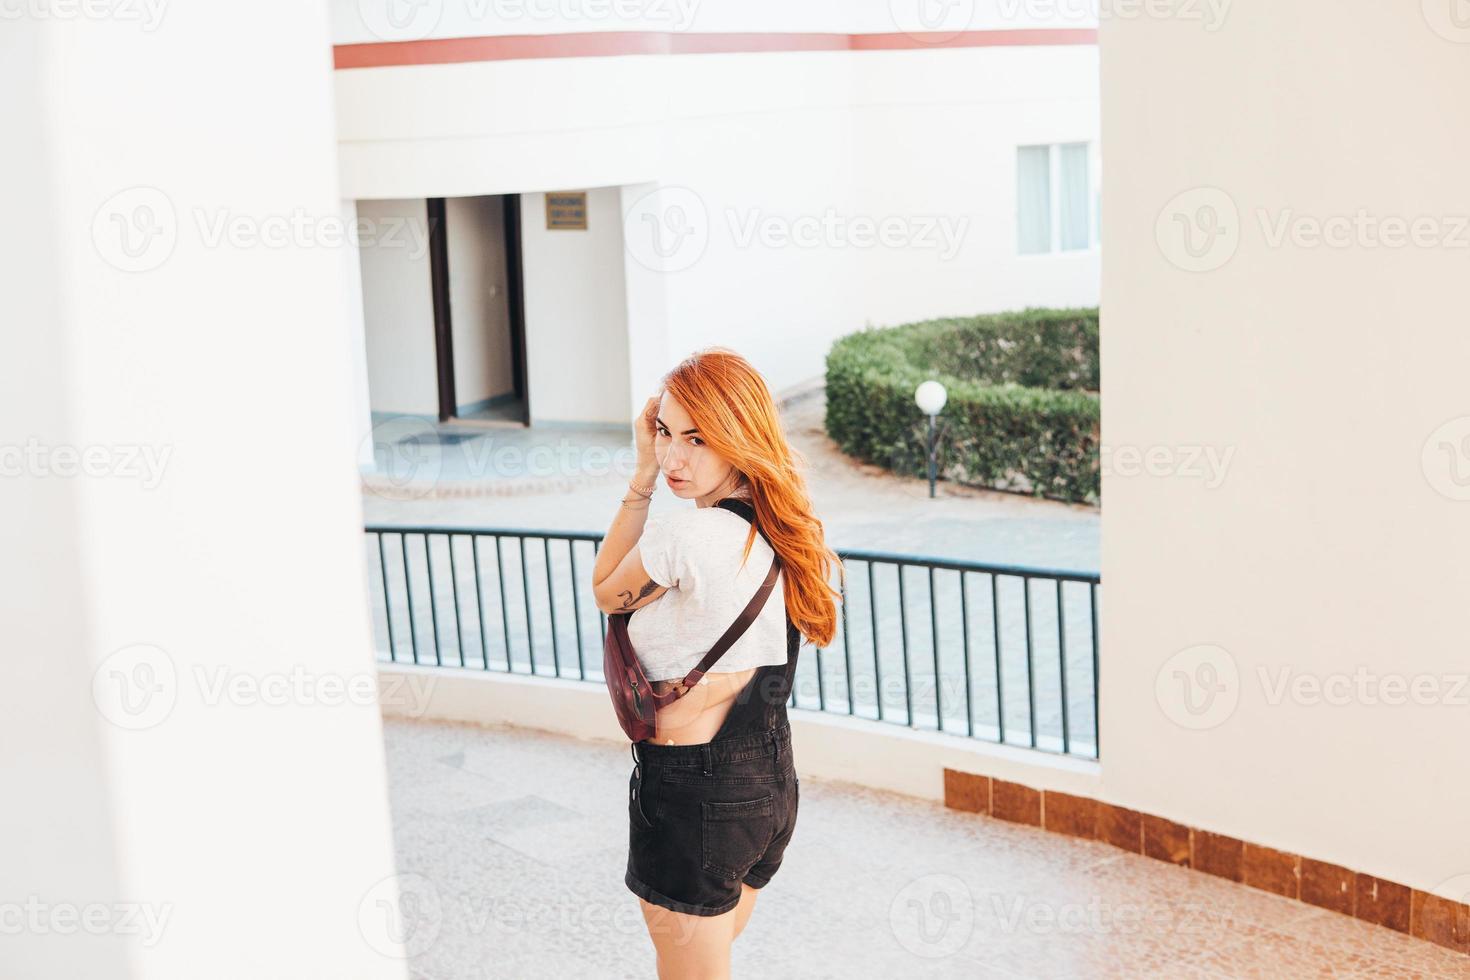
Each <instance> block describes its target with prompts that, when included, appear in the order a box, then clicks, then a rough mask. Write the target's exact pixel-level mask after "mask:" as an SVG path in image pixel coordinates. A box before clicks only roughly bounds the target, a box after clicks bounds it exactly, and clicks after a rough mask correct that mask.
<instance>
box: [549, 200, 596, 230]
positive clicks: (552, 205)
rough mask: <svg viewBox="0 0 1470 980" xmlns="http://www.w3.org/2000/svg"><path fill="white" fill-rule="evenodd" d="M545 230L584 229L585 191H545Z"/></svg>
mask: <svg viewBox="0 0 1470 980" xmlns="http://www.w3.org/2000/svg"><path fill="white" fill-rule="evenodd" d="M546 230H547V231H556V230H562V231H586V230H587V192H586V191H548V192H547V193H546Z"/></svg>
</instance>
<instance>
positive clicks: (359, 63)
mask: <svg viewBox="0 0 1470 980" xmlns="http://www.w3.org/2000/svg"><path fill="white" fill-rule="evenodd" d="M1096 43H1097V31H1096V30H1092V29H1059V30H1036V29H1028V30H1012V31H962V32H959V33H954V34H950V33H943V34H934V35H924V34H902V33H898V34H775V33H770V34H763V33H750V34H682V33H678V34H676V33H669V32H661V31H591V32H584V33H580V34H513V35H502V36H498V37H450V38H435V39H431V40H425V41H383V42H375V43H372V44H339V45H336V46H335V47H334V48H333V49H332V55H333V59H334V62H335V66H336V67H337V68H385V67H391V66H395V65H446V64H456V63H460V62H467V61H514V60H519V59H524V58H600V57H610V56H614V55H637V54H742V53H754V52H768V51H906V50H907V51H918V50H928V49H931V48H983V47H1010V46H1018V45H1019V46H1040V45H1052V44H1067V45H1076V44H1084V45H1085V44H1096Z"/></svg>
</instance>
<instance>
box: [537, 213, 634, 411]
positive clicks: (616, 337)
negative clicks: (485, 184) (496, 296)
mask: <svg viewBox="0 0 1470 980" xmlns="http://www.w3.org/2000/svg"><path fill="white" fill-rule="evenodd" d="M565 189H566V190H579V189H581V188H565ZM619 201H620V197H619V193H618V189H617V188H616V187H600V188H593V189H590V190H588V193H587V229H586V230H585V231H571V230H567V229H557V230H554V231H553V230H548V229H547V227H546V195H544V194H527V195H525V196H524V197H523V198H522V199H521V254H522V257H523V263H524V269H525V273H524V282H525V301H526V376H527V385H526V387H527V390H528V393H529V395H530V399H531V405H530V410H531V423H532V424H533V425H534V424H539V423H544V422H607V423H620V422H624V421H626V420H627V418H628V414H627V412H628V401H629V392H628V340H627V338H628V320H627V311H626V307H625V301H624V294H623V261H624V255H623V222H622V216H621V215H620V214H619V211H618V209H619V206H620V205H619ZM645 397H647V396H645Z"/></svg>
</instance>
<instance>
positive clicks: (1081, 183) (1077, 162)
mask: <svg viewBox="0 0 1470 980" xmlns="http://www.w3.org/2000/svg"><path fill="white" fill-rule="evenodd" d="M1096 156H1097V155H1096V154H1095V153H1093V152H1092V145H1091V144H1090V143H1053V144H1042V145H1039V146H1018V147H1016V250H1017V251H1018V252H1019V253H1020V254H1021V255H1045V254H1047V253H1049V252H1077V251H1082V250H1084V249H1088V248H1091V247H1093V246H1094V245H1096V244H1097V242H1098V211H1099V194H1098V179H1097V178H1098V167H1097V159H1096Z"/></svg>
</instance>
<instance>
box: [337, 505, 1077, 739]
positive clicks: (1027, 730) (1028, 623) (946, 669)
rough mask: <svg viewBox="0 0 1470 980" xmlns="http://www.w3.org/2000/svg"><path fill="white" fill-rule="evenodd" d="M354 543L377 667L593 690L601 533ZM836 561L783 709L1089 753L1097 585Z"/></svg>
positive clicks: (429, 532)
mask: <svg viewBox="0 0 1470 980" xmlns="http://www.w3.org/2000/svg"><path fill="white" fill-rule="evenodd" d="M366 531H367V539H366V540H367V542H368V547H369V551H370V555H369V561H370V565H369V567H370V568H372V567H374V566H375V567H376V574H374V575H373V576H372V579H373V580H374V581H373V582H372V583H370V586H371V587H370V590H369V591H370V594H371V595H372V598H373V615H374V633H375V637H376V642H377V649H378V657H379V659H380V660H383V661H385V662H394V663H415V664H427V665H432V666H452V667H466V668H477V669H483V670H499V671H504V672H509V673H525V674H534V675H538V676H548V677H559V678H566V679H570V680H577V681H594V682H597V683H601V682H602V639H603V636H604V635H605V634H606V630H607V620H606V617H605V616H604V615H603V614H602V612H601V611H600V610H598V609H597V606H596V603H595V602H593V601H592V595H591V580H592V578H591V570H592V565H593V563H594V562H595V561H596V557H597V551H598V548H599V546H600V544H601V541H602V535H601V534H594V533H577V532H565V531H543V530H527V529H520V528H514V529H512V528H470V527H404V526H388V525H373V526H369V527H368V528H367V529H366ZM839 555H840V556H841V558H842V561H843V567H844V568H845V570H846V581H845V584H844V587H843V589H842V592H843V601H842V603H841V606H840V618H839V622H838V631H837V635H836V636H835V637H834V638H833V641H832V642H831V643H830V644H828V645H827V646H826V647H823V648H821V649H817V650H816V651H815V655H814V656H810V657H808V656H803V657H802V658H801V661H800V663H799V664H798V667H797V673H796V684H795V689H794V690H793V692H792V697H791V702H790V703H791V706H792V707H794V708H798V709H810V710H816V711H823V712H829V713H836V714H846V715H851V716H854V717H860V718H868V719H871V720H873V721H877V722H885V723H893V724H898V725H903V726H906V727H911V728H916V729H921V730H929V731H939V732H948V733H952V734H956V735H963V736H966V737H971V738H978V739H983V740H985V741H990V742H996V743H1001V744H1005V745H1019V746H1025V747H1028V748H1035V749H1040V750H1043V751H1050V752H1059V753H1063V754H1066V755H1072V756H1081V757H1084V758H1096V757H1097V756H1098V748H1099V739H1098V724H1097V716H1098V703H1097V690H1098V684H1097V678H1098V635H1097V621H1098V613H1097V608H1098V606H1097V604H1098V587H1099V584H1100V579H1099V577H1098V576H1097V575H1096V574H1093V573H1087V572H1075V571H1066V570H1058V569H1046V568H1032V567H1026V566H1016V565H1000V564H988V563H984V562H973V561H959V560H952V559H940V558H930V557H925V556H919V555H900V554H891V553H887V552H878V551H855V550H854V551H840V552H839ZM837 584H838V583H837V582H836V581H834V582H833V585H834V586H836V585H837ZM594 624H595V625H594ZM573 655H575V660H574V659H573Z"/></svg>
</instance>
